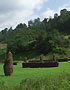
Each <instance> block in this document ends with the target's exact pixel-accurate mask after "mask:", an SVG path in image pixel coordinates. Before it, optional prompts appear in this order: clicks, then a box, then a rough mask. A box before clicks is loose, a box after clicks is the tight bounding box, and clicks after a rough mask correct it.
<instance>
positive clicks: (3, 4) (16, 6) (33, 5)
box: [0, 0, 70, 30]
mask: <svg viewBox="0 0 70 90" xmlns="http://www.w3.org/2000/svg"><path fill="white" fill-rule="evenodd" d="M63 8H66V9H68V10H70V0H0V30H2V29H4V28H10V27H11V26H12V27H13V28H15V27H16V25H17V24H19V23H26V24H27V22H28V21H29V20H30V19H35V18H37V17H40V18H41V20H42V19H43V18H48V17H49V16H52V17H53V16H54V13H58V14H59V11H60V10H61V9H63Z"/></svg>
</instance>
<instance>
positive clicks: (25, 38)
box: [0, 9, 70, 54]
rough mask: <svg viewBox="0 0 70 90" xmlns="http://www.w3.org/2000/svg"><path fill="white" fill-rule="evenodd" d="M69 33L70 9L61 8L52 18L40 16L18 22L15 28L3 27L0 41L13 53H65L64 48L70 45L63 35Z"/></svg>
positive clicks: (69, 40)
mask: <svg viewBox="0 0 70 90" xmlns="http://www.w3.org/2000/svg"><path fill="white" fill-rule="evenodd" d="M69 34H70V11H68V10H66V9H63V10H61V11H60V16H58V14H57V13H55V14H54V18H51V17H50V18H45V19H44V20H43V21H40V18H36V19H34V20H30V21H28V26H27V25H26V24H25V23H20V24H18V25H17V26H16V28H15V29H12V27H11V28H10V29H7V28H5V29H4V30H2V31H1V32H0V42H1V43H7V44H8V50H12V51H13V54H15V53H16V54H19V53H26V52H30V51H33V50H36V51H37V52H38V53H40V54H41V53H43V54H47V53H49V52H53V53H59V54H65V51H66V50H65V48H67V47H70V39H65V38H64V36H65V35H69Z"/></svg>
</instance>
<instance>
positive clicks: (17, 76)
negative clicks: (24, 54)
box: [0, 62, 70, 90]
mask: <svg viewBox="0 0 70 90" xmlns="http://www.w3.org/2000/svg"><path fill="white" fill-rule="evenodd" d="M60 78H61V79H60ZM65 78H66V81H65ZM67 78H68V79H67ZM69 78H70V62H61V63H59V67H54V68H22V63H21V62H20V63H18V65H16V66H14V73H13V75H12V76H4V72H3V64H0V90H17V89H16V88H18V90H30V89H31V90H36V87H38V89H37V90H46V89H44V88H45V87H44V88H43V87H42V88H41V89H40V88H39V86H36V87H35V89H33V82H34V84H35V85H37V83H38V84H39V85H40V86H42V85H43V84H44V83H46V82H47V83H48V84H49V81H50V82H52V84H50V85H53V84H54V83H53V81H55V82H56V81H57V82H59V83H61V80H64V81H63V82H62V83H64V84H65V83H66V82H67V84H65V85H66V87H65V88H67V87H68V86H69V81H70V79H69ZM39 82H40V83H39ZM41 84H42V85H41ZM20 85H21V88H22V89H20V88H19V87H20ZM29 85H30V89H29V88H27V86H28V87H29ZM67 85H68V86H67ZM23 86H24V87H25V88H24V89H23ZM43 86H44V85H43ZM45 86H46V84H45ZM51 87H53V86H49V88H51ZM26 88H27V89H26ZM47 90H56V89H47ZM57 90H70V86H69V89H57Z"/></svg>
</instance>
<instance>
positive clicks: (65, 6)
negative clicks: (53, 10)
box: [58, 3, 70, 15]
mask: <svg viewBox="0 0 70 90" xmlns="http://www.w3.org/2000/svg"><path fill="white" fill-rule="evenodd" d="M62 9H67V10H69V11H70V3H67V4H64V5H63V6H61V7H59V9H58V14H59V15H60V11H61V10H62Z"/></svg>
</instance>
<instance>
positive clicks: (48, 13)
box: [42, 9, 56, 18]
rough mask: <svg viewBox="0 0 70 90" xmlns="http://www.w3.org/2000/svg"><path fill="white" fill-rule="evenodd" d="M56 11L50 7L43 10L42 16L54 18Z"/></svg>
mask: <svg viewBox="0 0 70 90" xmlns="http://www.w3.org/2000/svg"><path fill="white" fill-rule="evenodd" d="M55 13H56V12H55V11H54V10H51V9H48V10H47V11H45V12H43V14H42V18H49V17H50V16H51V17H52V18H53V17H54V14H55Z"/></svg>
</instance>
